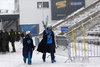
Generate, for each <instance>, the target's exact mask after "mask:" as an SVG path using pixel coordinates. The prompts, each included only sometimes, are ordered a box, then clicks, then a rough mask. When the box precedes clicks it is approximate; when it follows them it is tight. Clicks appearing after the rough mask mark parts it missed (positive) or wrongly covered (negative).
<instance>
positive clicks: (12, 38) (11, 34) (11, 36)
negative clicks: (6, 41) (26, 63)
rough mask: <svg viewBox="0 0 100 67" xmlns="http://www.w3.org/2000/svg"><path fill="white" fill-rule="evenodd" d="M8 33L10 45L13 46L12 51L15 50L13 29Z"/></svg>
mask: <svg viewBox="0 0 100 67" xmlns="http://www.w3.org/2000/svg"><path fill="white" fill-rule="evenodd" d="M9 35H10V36H9V37H10V42H11V44H12V47H13V51H11V52H16V49H15V45H14V43H15V32H14V30H13V29H11V31H10V33H9Z"/></svg>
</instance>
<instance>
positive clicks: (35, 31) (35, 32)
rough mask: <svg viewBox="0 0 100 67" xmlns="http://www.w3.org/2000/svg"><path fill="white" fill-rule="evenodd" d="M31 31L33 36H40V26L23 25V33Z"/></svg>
mask: <svg viewBox="0 0 100 67" xmlns="http://www.w3.org/2000/svg"><path fill="white" fill-rule="evenodd" d="M26 31H31V35H32V36H38V35H39V24H32V25H21V32H26Z"/></svg>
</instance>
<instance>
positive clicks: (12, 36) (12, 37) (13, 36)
mask: <svg viewBox="0 0 100 67" xmlns="http://www.w3.org/2000/svg"><path fill="white" fill-rule="evenodd" d="M15 37H16V36H15V32H14V31H13V30H12V31H11V32H10V42H15Z"/></svg>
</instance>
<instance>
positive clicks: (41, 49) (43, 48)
mask: <svg viewBox="0 0 100 67" xmlns="http://www.w3.org/2000/svg"><path fill="white" fill-rule="evenodd" d="M48 35H49V34H46V30H44V32H43V39H42V40H41V42H40V43H39V45H38V48H37V51H39V52H42V53H45V52H48V53H51V51H53V52H54V53H55V40H54V33H53V31H52V33H51V34H50V35H51V36H52V42H53V43H52V44H53V47H52V46H50V47H49V48H50V49H52V48H54V49H53V50H50V49H47V47H48V44H47V36H48Z"/></svg>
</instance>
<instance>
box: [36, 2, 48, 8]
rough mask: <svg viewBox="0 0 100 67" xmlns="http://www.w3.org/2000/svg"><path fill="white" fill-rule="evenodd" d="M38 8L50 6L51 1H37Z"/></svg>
mask: <svg viewBox="0 0 100 67" xmlns="http://www.w3.org/2000/svg"><path fill="white" fill-rule="evenodd" d="M37 8H49V2H37Z"/></svg>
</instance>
